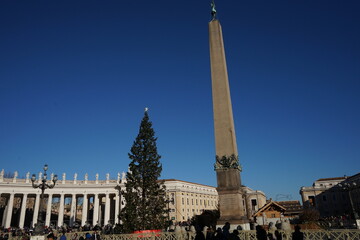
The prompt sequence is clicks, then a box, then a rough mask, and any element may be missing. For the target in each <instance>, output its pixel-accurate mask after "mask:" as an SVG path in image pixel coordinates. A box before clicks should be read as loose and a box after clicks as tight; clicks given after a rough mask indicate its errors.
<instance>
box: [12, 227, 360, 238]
mask: <svg viewBox="0 0 360 240" xmlns="http://www.w3.org/2000/svg"><path fill="white" fill-rule="evenodd" d="M302 232H303V233H304V240H360V230H357V229H339V230H304V231H302ZM89 233H90V234H91V233H92V231H89ZM75 234H77V239H79V237H81V236H82V237H85V234H86V232H77V233H75V232H71V233H66V234H65V235H66V238H67V239H69V240H71V239H74V235H75ZM195 235H196V234H195V233H193V232H180V233H176V232H161V233H139V234H109V235H104V234H101V239H102V240H194V239H195ZM281 235H282V239H283V240H291V239H292V238H291V237H292V232H283V231H282V232H281ZM60 236H61V234H57V239H60ZM239 237H240V239H241V240H257V238H256V231H239ZM22 239H24V238H23V237H21V236H17V237H12V236H9V240H22Z"/></svg>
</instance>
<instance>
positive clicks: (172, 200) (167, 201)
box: [165, 198, 175, 226]
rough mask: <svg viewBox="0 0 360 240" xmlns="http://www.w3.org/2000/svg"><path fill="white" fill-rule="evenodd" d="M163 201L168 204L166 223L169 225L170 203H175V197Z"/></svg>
mask: <svg viewBox="0 0 360 240" xmlns="http://www.w3.org/2000/svg"><path fill="white" fill-rule="evenodd" d="M165 202H166V203H167V204H168V225H169V226H170V225H171V219H170V210H171V209H170V203H172V204H174V203H175V199H174V198H171V199H169V198H168V199H166V200H165Z"/></svg>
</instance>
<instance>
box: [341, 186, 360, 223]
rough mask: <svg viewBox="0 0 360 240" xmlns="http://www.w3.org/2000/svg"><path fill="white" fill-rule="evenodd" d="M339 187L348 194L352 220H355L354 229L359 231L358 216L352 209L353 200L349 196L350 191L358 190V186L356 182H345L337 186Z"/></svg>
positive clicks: (359, 221)
mask: <svg viewBox="0 0 360 240" xmlns="http://www.w3.org/2000/svg"><path fill="white" fill-rule="evenodd" d="M339 187H342V188H343V189H344V190H345V191H347V192H348V194H349V199H350V205H351V210H352V213H353V214H354V218H355V222H356V227H357V228H358V229H360V220H359V215H358V213H357V211H356V209H355V207H354V202H353V199H352V196H351V191H352V190H354V189H357V188H359V185H358V184H356V182H350V183H349V182H345V183H342V184H339Z"/></svg>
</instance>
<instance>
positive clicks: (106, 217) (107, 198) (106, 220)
mask: <svg viewBox="0 0 360 240" xmlns="http://www.w3.org/2000/svg"><path fill="white" fill-rule="evenodd" d="M109 220H110V196H109V193H106V194H105V215H104V225H106V224H108V223H109Z"/></svg>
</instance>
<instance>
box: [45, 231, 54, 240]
mask: <svg viewBox="0 0 360 240" xmlns="http://www.w3.org/2000/svg"><path fill="white" fill-rule="evenodd" d="M46 238H47V239H48V240H55V236H54V233H53V232H50V233H49V234H48V235H47V236H46Z"/></svg>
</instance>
